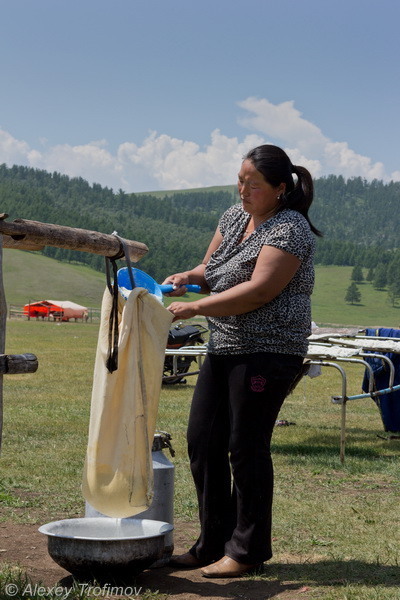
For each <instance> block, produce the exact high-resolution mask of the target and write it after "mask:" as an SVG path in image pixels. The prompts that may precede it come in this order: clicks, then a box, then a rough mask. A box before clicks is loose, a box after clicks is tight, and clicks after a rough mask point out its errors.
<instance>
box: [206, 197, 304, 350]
mask: <svg viewBox="0 0 400 600" xmlns="http://www.w3.org/2000/svg"><path fill="white" fill-rule="evenodd" d="M250 218H251V215H250V214H248V213H246V212H245V211H244V210H243V208H242V206H241V204H235V205H234V206H231V207H230V208H229V209H228V210H227V211H226V212H225V213H224V214H223V215H222V217H221V219H220V222H219V229H220V232H221V234H222V236H223V241H222V243H221V245H220V246H219V248H218V249H217V250H216V251H215V252H214V253H213V254H212V256H211V258H210V260H209V262H208V264H207V266H206V269H205V278H206V281H207V284H208V286H209V288H210V290H211V294H217V293H219V292H222V291H224V290H227V289H229V288H231V287H233V286H235V285H237V284H239V283H242V282H244V281H249V280H250V279H251V276H252V273H253V270H254V267H255V265H256V262H257V258H258V255H259V253H260V251H261V248H262V247H263V246H274V247H275V248H281V249H282V250H285V251H286V252H289V253H290V254H294V255H295V256H297V258H299V259H300V261H301V264H300V267H299V269H298V270H297V272H296V274H295V276H294V277H293V279H292V280H291V281H290V282H289V283H288V284H287V286H286V287H285V288H284V289H283V290H282V292H281V293H280V294H279V295H278V296H276V298H274V299H273V300H271V301H270V302H267V303H266V304H264V305H263V306H261V307H260V308H257V309H255V310H252V311H250V312H247V313H244V314H242V315H234V316H230V317H208V319H207V320H208V324H209V328H210V340H209V344H208V348H209V352H210V353H213V354H248V353H254V352H277V353H283V354H296V355H300V356H304V355H305V354H306V353H307V345H308V344H307V337H308V336H309V335H310V333H311V301H310V296H311V293H312V290H313V286H314V267H313V256H314V252H315V240H314V236H313V234H312V232H311V230H310V226H309V224H308V222H307V220H306V219H305V218H304V217H303V216H302V215H301V214H300V213H299V212H297V211H295V210H290V209H285V210H283V211H281V212H279V213H278V214H277V215H275V216H274V217H271V218H270V219H268V220H267V221H264V222H263V223H261V225H259V226H258V227H257V229H255V231H253V233H252V234H251V235H250V236H249V237H248V238H246V239H245V240H244V241H242V242H241V241H240V240H241V239H242V237H243V234H244V232H245V230H246V227H247V224H248V222H249V221H250Z"/></svg>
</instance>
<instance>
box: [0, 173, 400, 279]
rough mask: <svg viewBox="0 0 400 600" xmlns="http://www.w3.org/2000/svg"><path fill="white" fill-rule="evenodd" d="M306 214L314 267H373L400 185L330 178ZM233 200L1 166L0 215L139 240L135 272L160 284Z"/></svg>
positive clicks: (83, 256) (391, 234) (199, 247)
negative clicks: (144, 248)
mask: <svg viewBox="0 0 400 600" xmlns="http://www.w3.org/2000/svg"><path fill="white" fill-rule="evenodd" d="M315 191H316V194H315V201H314V203H313V206H312V208H311V211H310V216H311V219H312V221H313V222H314V223H315V225H316V226H317V227H318V228H319V229H321V230H322V232H323V233H324V238H323V239H321V240H318V254H317V262H321V263H323V264H339V265H341V264H345V265H353V264H356V262H360V264H362V265H363V266H366V267H371V266H375V265H376V264H377V262H379V261H381V260H383V261H386V262H388V260H389V258H388V256H389V257H390V256H391V254H392V253H393V252H394V251H395V250H396V249H397V248H398V247H399V234H398V230H399V225H400V211H399V208H400V183H398V182H397V183H393V182H391V183H388V184H385V183H383V182H382V181H373V182H367V181H365V180H364V179H361V178H360V177H358V178H353V179H348V180H345V179H344V178H343V177H340V176H339V177H337V176H333V175H331V176H329V177H323V178H320V179H317V180H316V181H315ZM237 201H238V196H237V191H236V188H235V186H224V187H221V188H219V187H213V188H204V189H196V190H180V191H166V192H154V193H148V194H143V193H140V194H126V193H125V192H123V191H122V190H119V191H118V192H114V191H113V190H112V189H109V188H106V187H102V186H100V185H99V184H94V185H90V184H89V183H88V182H87V181H85V180H84V179H82V178H70V177H68V176H66V175H61V174H59V173H48V172H46V171H41V170H37V169H31V168H28V167H22V166H13V167H11V168H9V167H7V166H6V165H0V211H1V212H6V213H8V214H9V215H10V217H9V218H10V219H15V218H25V219H34V220H37V221H42V222H47V223H57V224H60V225H67V226H70V227H80V228H84V229H92V230H95V231H101V232H103V233H112V232H113V231H117V232H118V234H119V235H121V236H122V237H125V238H127V239H132V240H137V241H140V242H144V243H145V244H147V245H148V247H149V249H150V251H149V253H148V255H147V256H145V257H144V258H143V259H142V260H141V261H140V267H141V268H142V269H144V270H146V271H147V272H149V273H150V274H151V275H152V276H153V277H155V278H156V279H157V280H159V281H161V280H162V279H163V278H164V277H165V276H166V275H167V274H169V273H171V272H177V271H180V270H184V269H187V268H189V267H190V266H193V265H194V264H197V262H198V261H199V260H201V259H202V258H203V256H204V252H205V250H206V248H207V245H208V243H209V240H210V239H211V236H212V234H213V232H214V230H215V227H216V226H217V223H218V219H219V217H220V215H221V214H222V213H223V211H224V210H226V209H227V208H228V207H229V206H230V205H232V204H233V203H235V202H237ZM44 253H45V254H46V255H48V256H51V257H53V258H57V259H59V260H62V261H69V262H75V261H78V262H85V263H86V264H88V265H90V266H91V267H93V268H95V269H97V270H103V269H104V259H103V258H102V257H100V256H96V255H91V254H87V253H82V252H74V251H67V250H60V249H56V248H46V249H45V250H44Z"/></svg>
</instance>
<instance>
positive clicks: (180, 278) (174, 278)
mask: <svg viewBox="0 0 400 600" xmlns="http://www.w3.org/2000/svg"><path fill="white" fill-rule="evenodd" d="M188 283H189V275H187V274H186V273H175V274H174V275H169V277H167V278H166V279H165V280H164V281H163V282H162V285H165V284H172V285H173V286H174V288H175V289H174V290H173V291H172V292H169V293H168V294H164V295H165V296H183V295H184V294H186V287H185V286H186V285H187V284H188Z"/></svg>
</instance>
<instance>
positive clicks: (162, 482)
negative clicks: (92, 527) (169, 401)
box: [85, 431, 175, 567]
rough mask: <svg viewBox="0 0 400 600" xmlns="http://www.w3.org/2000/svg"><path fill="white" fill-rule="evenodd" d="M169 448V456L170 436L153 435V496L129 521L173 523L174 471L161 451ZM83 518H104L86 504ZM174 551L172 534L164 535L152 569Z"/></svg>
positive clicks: (167, 434) (160, 432)
mask: <svg viewBox="0 0 400 600" xmlns="http://www.w3.org/2000/svg"><path fill="white" fill-rule="evenodd" d="M165 448H169V451H170V453H171V456H174V455H175V451H174V449H173V448H172V446H171V436H170V434H169V433H166V432H165V431H159V432H157V433H156V434H155V435H154V440H153V446H152V461H153V475H154V496H153V500H152V503H151V504H150V506H149V508H148V509H146V510H145V511H143V512H141V513H138V514H136V515H133V516H132V517H128V518H127V519H123V520H124V521H125V520H129V519H155V520H157V521H166V522H167V523H171V524H173V523H174V471H175V467H174V465H173V464H172V462H171V461H170V460H169V459H168V458H167V457H166V456H165V454H164V452H163V449H165ZM85 517H105V518H109V517H106V515H103V514H102V513H99V512H98V511H97V510H95V509H94V508H93V507H92V506H91V505H90V504H89V503H88V502H86V505H85ZM173 550H174V540H173V532H172V531H171V532H169V533H167V534H165V549H164V553H163V555H162V557H161V558H160V559H159V560H157V561H156V562H155V563H154V564H153V565H151V566H152V567H162V566H164V565H166V564H167V563H168V561H169V559H170V558H171V555H172V552H173Z"/></svg>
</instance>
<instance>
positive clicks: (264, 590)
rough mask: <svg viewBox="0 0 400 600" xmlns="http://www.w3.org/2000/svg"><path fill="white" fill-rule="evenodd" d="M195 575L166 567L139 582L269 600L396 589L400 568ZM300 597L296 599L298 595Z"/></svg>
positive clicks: (202, 594) (169, 590) (327, 565)
mask: <svg viewBox="0 0 400 600" xmlns="http://www.w3.org/2000/svg"><path fill="white" fill-rule="evenodd" d="M189 573H194V572H193V571H192V572H188V574H187V576H186V573H184V572H182V571H181V572H180V573H177V572H176V571H174V570H172V569H169V568H168V567H165V568H163V569H157V570H152V571H147V572H146V573H143V575H142V576H139V578H138V581H137V583H139V585H143V587H147V586H148V587H150V588H152V587H154V586H155V587H156V588H157V590H158V592H159V593H164V594H170V595H171V596H174V597H175V595H179V594H181V595H182V597H183V598H185V597H191V598H192V597H193V598H197V597H199V598H227V599H229V598H232V599H233V598H238V597H241V596H242V595H243V597H246V598H251V599H252V600H266V599H268V598H277V597H279V596H280V595H281V594H283V593H285V592H286V593H287V592H290V591H293V592H295V591H296V590H297V591H299V590H301V589H302V588H303V587H304V586H311V587H316V586H326V587H331V588H332V587H334V588H338V587H342V586H347V585H349V584H350V585H358V584H359V585H362V586H370V587H375V586H383V587H386V588H393V587H397V586H398V585H399V584H400V569H399V567H397V566H389V565H379V564H371V563H367V562H363V561H359V560H349V561H342V560H334V559H333V560H325V561H321V562H317V563H304V564H298V563H287V564H277V563H266V564H265V565H264V569H263V571H262V572H260V574H259V575H255V576H251V577H247V576H245V577H243V578H241V579H235V580H232V579H221V580H218V581H212V580H210V579H205V578H199V575H198V574H197V575H195V576H193V575H192V574H189ZM296 597H297V596H296Z"/></svg>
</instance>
